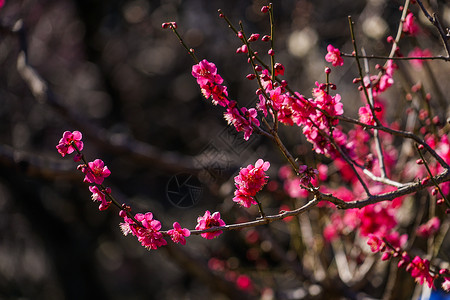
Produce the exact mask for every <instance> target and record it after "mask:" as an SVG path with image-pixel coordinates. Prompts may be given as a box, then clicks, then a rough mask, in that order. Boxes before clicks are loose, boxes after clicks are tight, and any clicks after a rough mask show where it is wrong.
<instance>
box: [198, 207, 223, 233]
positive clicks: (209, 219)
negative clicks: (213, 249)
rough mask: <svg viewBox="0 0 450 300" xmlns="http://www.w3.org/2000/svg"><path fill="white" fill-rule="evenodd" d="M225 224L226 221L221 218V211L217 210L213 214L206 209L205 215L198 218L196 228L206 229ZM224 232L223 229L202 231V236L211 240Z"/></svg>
mask: <svg viewBox="0 0 450 300" xmlns="http://www.w3.org/2000/svg"><path fill="white" fill-rule="evenodd" d="M221 226H225V222H224V221H223V220H222V219H221V218H220V213H219V212H215V213H213V214H212V215H211V213H210V212H209V210H207V211H205V214H204V215H203V217H198V218H197V226H195V229H196V230H205V229H209V228H214V227H221ZM221 234H222V230H217V231H210V232H205V233H202V234H201V236H202V237H203V238H205V239H208V240H211V239H213V238H215V237H216V236H219V235H221Z"/></svg>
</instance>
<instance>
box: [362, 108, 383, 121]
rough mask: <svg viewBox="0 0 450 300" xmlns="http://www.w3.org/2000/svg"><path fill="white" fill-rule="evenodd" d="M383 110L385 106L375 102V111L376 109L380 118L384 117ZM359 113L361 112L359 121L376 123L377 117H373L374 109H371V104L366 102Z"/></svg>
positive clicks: (376, 113)
mask: <svg viewBox="0 0 450 300" xmlns="http://www.w3.org/2000/svg"><path fill="white" fill-rule="evenodd" d="M382 110H383V107H382V106H381V105H379V104H375V107H374V111H375V115H376V116H377V118H378V120H380V119H382V117H383V114H382ZM358 114H359V121H360V122H361V123H364V124H367V125H375V119H374V118H373V115H372V110H371V109H370V106H369V104H366V105H365V106H362V107H360V108H359V111H358Z"/></svg>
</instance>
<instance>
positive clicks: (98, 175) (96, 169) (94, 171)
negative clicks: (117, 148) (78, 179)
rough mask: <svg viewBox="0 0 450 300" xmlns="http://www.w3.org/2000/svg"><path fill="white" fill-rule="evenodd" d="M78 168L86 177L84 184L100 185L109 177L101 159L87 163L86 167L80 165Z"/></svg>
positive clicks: (109, 173)
mask: <svg viewBox="0 0 450 300" xmlns="http://www.w3.org/2000/svg"><path fill="white" fill-rule="evenodd" d="M79 168H80V169H81V171H82V172H83V173H84V174H85V175H86V176H85V177H84V182H89V183H96V184H102V183H103V181H104V180H105V178H106V177H108V176H109V175H111V171H110V170H109V169H108V167H107V166H105V163H104V162H103V160H101V159H96V160H94V161H92V162H89V163H88V166H87V167H86V165H80V166H79Z"/></svg>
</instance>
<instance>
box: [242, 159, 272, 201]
mask: <svg viewBox="0 0 450 300" xmlns="http://www.w3.org/2000/svg"><path fill="white" fill-rule="evenodd" d="M269 167H270V163H269V162H268V161H266V162H264V161H263V160H262V159H258V160H257V161H256V163H255V165H254V166H253V165H251V164H250V165H248V166H247V167H246V168H243V169H241V170H240V171H239V175H238V176H236V177H234V182H235V185H236V191H235V192H234V195H235V197H234V198H233V201H234V202H236V203H239V204H240V205H242V206H244V207H247V208H248V207H250V206H251V205H252V204H257V202H256V201H255V200H254V199H253V197H254V196H255V195H256V193H257V192H259V191H260V190H261V189H262V188H263V186H264V185H265V184H266V183H267V178H269V176H267V175H266V173H265V172H266V171H267V170H268V169H269Z"/></svg>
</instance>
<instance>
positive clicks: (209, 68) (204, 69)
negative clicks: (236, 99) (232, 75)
mask: <svg viewBox="0 0 450 300" xmlns="http://www.w3.org/2000/svg"><path fill="white" fill-rule="evenodd" d="M192 76H194V77H195V78H197V83H198V84H199V85H205V84H207V83H208V82H212V83H216V84H221V83H222V82H223V78H222V77H220V75H218V74H217V67H216V65H215V64H214V63H210V62H208V61H207V60H206V59H204V60H202V61H201V62H199V63H198V64H196V65H193V66H192Z"/></svg>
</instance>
